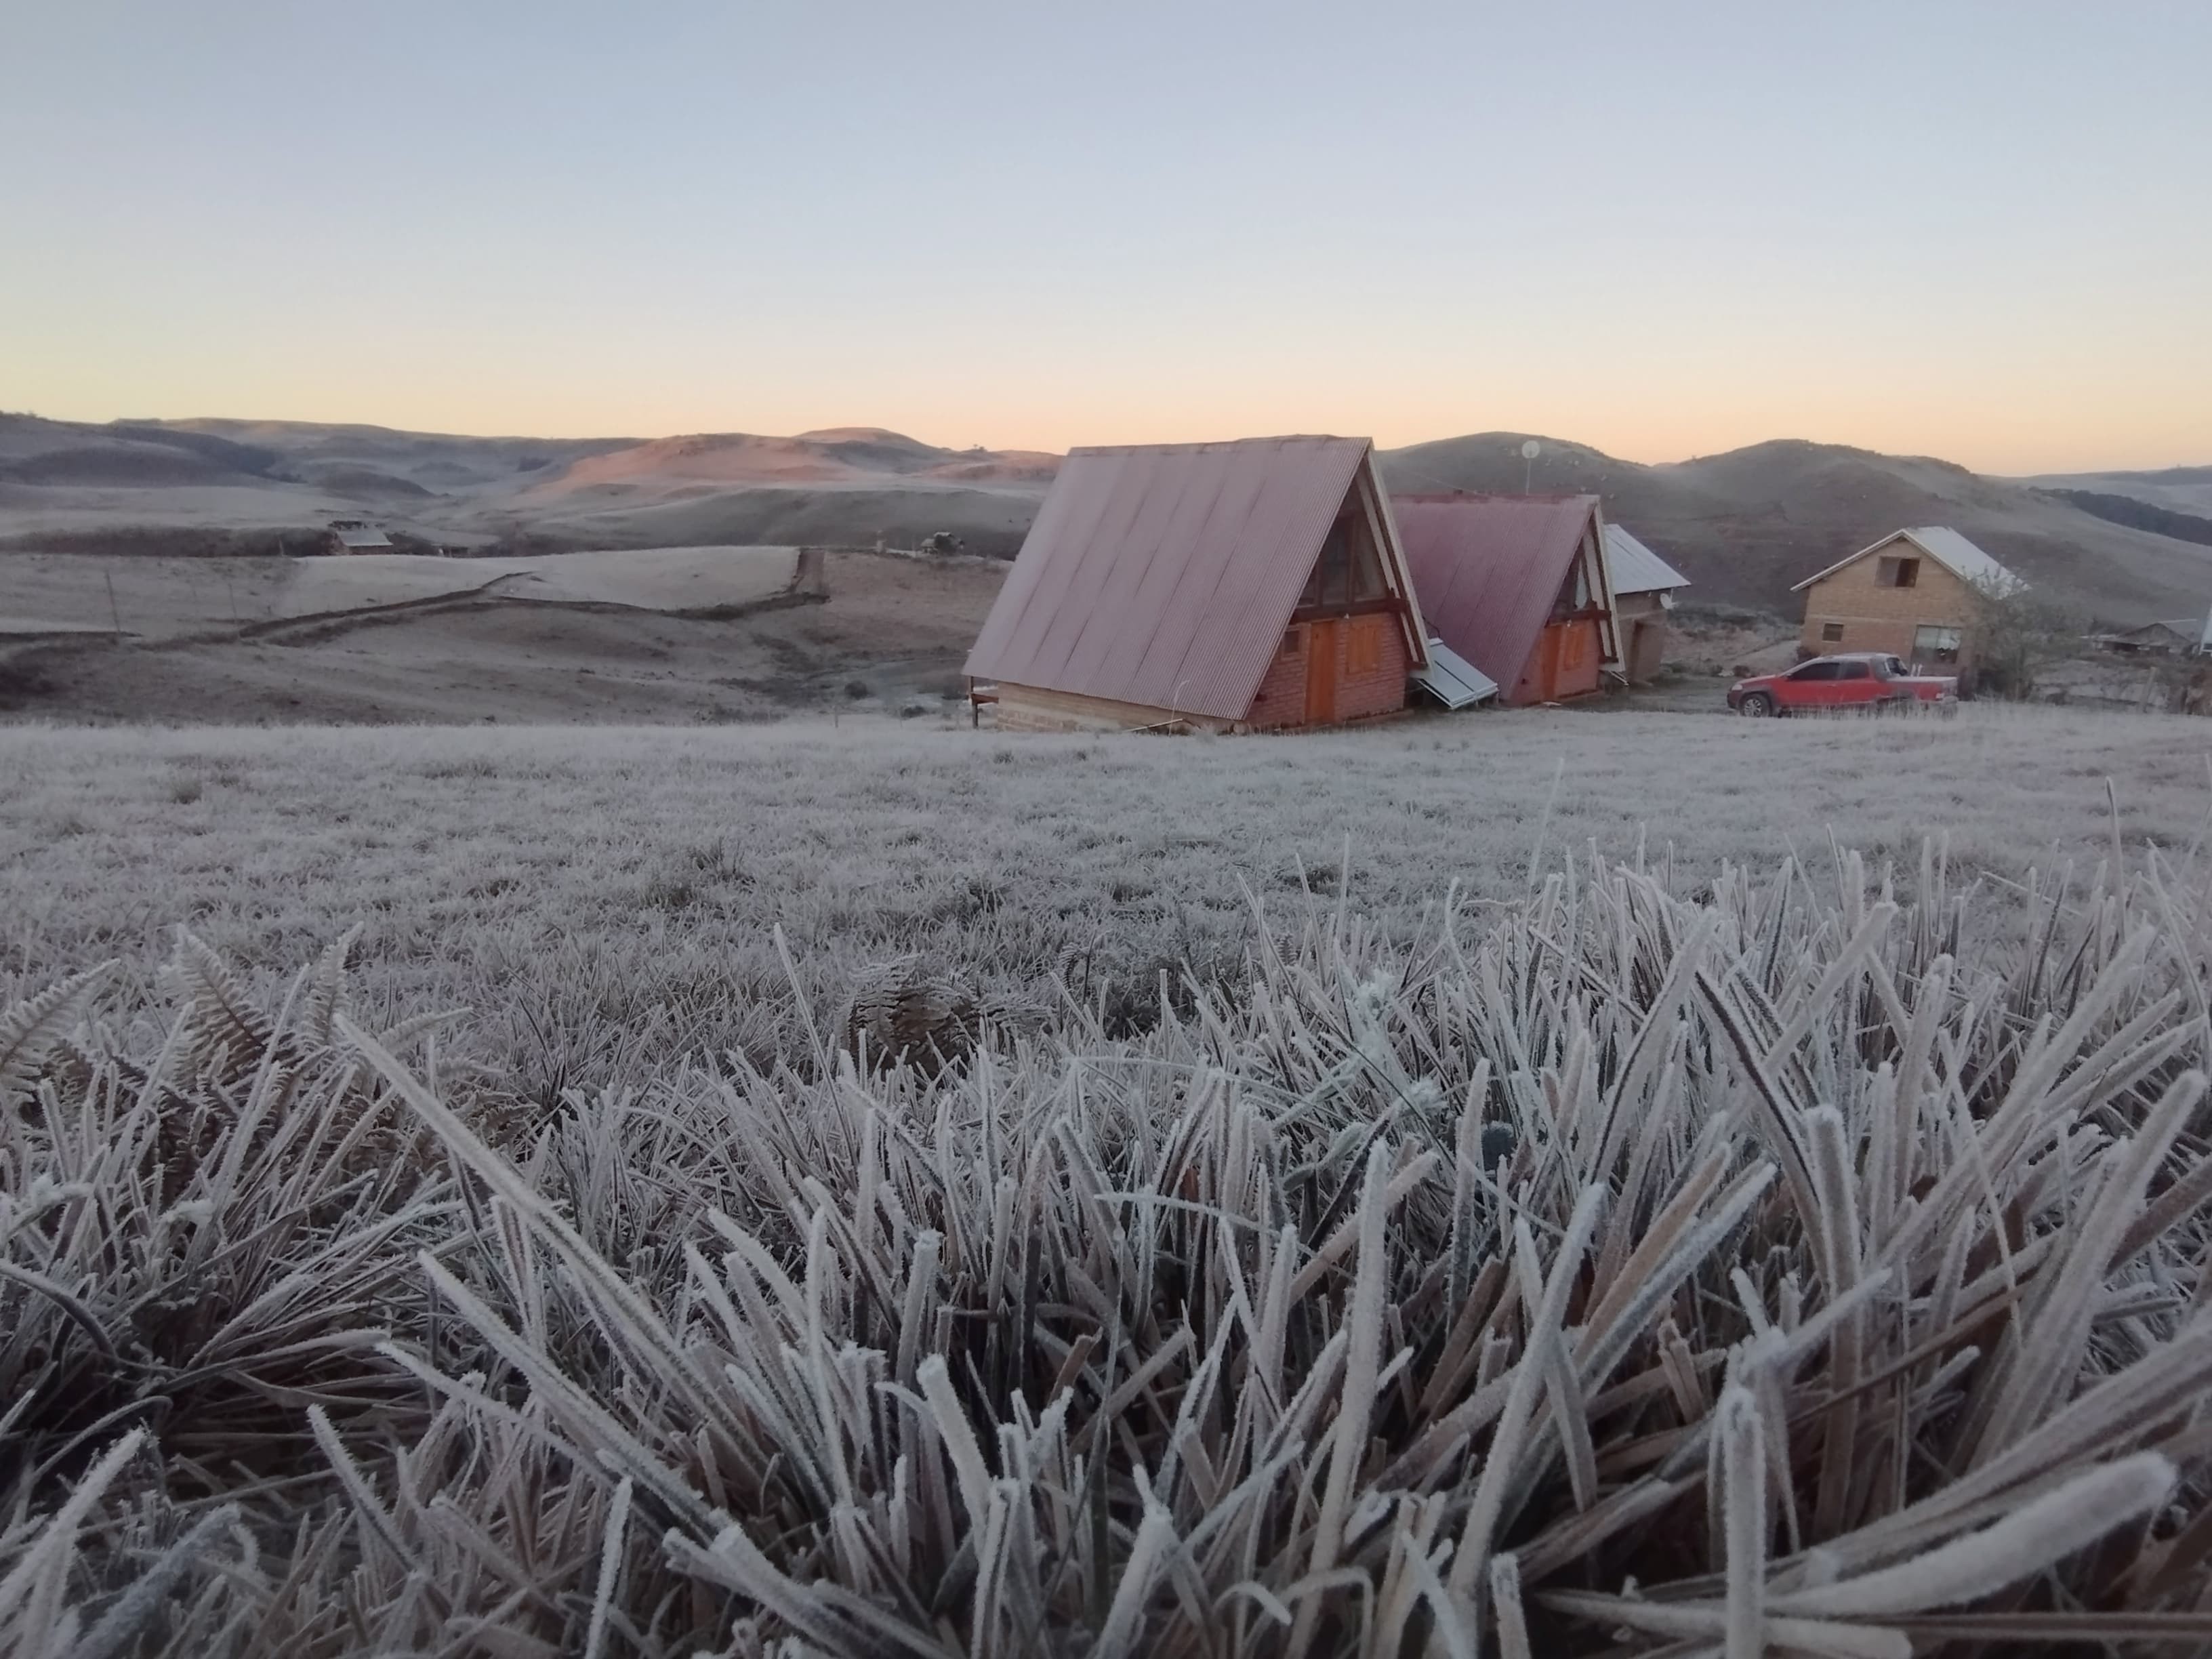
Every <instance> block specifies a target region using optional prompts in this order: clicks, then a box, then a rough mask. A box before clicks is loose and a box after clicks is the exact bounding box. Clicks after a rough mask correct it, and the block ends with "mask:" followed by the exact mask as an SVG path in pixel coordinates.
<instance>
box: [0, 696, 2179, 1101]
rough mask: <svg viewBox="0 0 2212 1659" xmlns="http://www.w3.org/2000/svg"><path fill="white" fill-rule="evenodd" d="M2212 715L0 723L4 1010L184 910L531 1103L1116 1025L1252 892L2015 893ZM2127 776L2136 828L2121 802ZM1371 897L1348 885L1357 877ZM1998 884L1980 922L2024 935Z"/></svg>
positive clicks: (2098, 847) (1209, 956)
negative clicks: (784, 955)
mask: <svg viewBox="0 0 2212 1659" xmlns="http://www.w3.org/2000/svg"><path fill="white" fill-rule="evenodd" d="M2208 746H2212V726H2206V725H2204V724H2203V723H2200V722H2194V721H2182V720H2140V719H2129V718H2124V717H2115V716H2095V715H2082V714H2064V713H2060V712H2057V711H2051V710H2007V709H1992V708H1970V709H1967V710H1965V711H1963V712H1962V713H1961V714H1960V716H1959V717H1958V718H1957V719H1955V720H1948V721H1946V720H1922V721H1911V722H1905V723H1901V724H1888V723H1883V722H1877V721H1871V720H1854V721H1849V722H1830V721H1822V722H1804V723H1799V722H1788V721H1784V722H1776V723H1762V722H1752V721H1738V720H1718V719H1697V718H1692V717H1685V716H1677V715H1662V714H1620V715H1606V716H1592V715H1589V714H1543V713H1528V714H1498V715H1477V716H1466V717H1459V718H1452V719H1447V718H1437V719H1431V720H1416V721H1410V722H1407V724H1405V725H1402V726H1395V727H1389V728H1383V729H1379V730H1376V731H1371V732H1358V733H1347V734H1343V735H1339V736H1329V737H1320V738H1278V739H1244V740H1237V739H1229V740H1211V739H1198V738H1184V739H1176V738H1145V737H1127V736H1124V737H1113V738H1014V737H1000V736H994V735H993V734H991V733H988V732H985V733H982V734H975V733H971V732H968V731H967V730H965V729H964V727H963V728H961V729H955V730H948V729H945V728H944V727H942V726H937V725H936V724H934V723H933V722H930V723H925V722H921V721H912V722H903V723H898V724H895V725H893V724H887V723H883V722H872V723H870V724H867V725H855V724H854V723H851V722H848V723H846V724H845V725H844V726H842V727H840V728H836V729H832V728H831V727H829V726H827V725H807V726H779V727H775V728H770V729H757V728H744V729H732V728H715V729H669V728H653V729H642V730H606V729H567V728H564V729H530V730H507V729H499V728H483V729H470V728H459V729H456V728H426V729H411V728H402V729H362V728H351V729H337V730H301V729H297V728H286V729H270V730H208V729H185V730H166V731H143V730H97V731H85V730H40V729H23V728H15V729H6V730H0V799H6V801H7V803H8V807H7V811H5V812H0V995H5V994H11V993H12V994H22V993H23V992H24V991H26V990H27V989H29V988H33V987H37V986H40V985H43V984H44V983H46V981H48V980H50V979H52V977H54V976H56V975H59V974H61V973H64V972H66V971H68V970H69V969H73V968H75V967H77V966H80V965H82V963H85V962H88V961H91V960H95V959H100V958H104V957H109V956H119V957H122V958H123V959H124V962H125V979H126V981H127V982H130V983H132V984H136V985H139V986H142V987H143V986H145V985H148V984H149V983H150V975H151V973H152V970H153V969H154V967H155V964H157V963H160V962H161V960H163V959H164V958H165V957H167V952H168V951H169V948H170V943H171V934H172V930H173V928H174V927H175V926H176V925H178V924H179V923H189V924H190V925H191V927H192V928H193V929H194V930H195V931H196V932H197V933H199V934H200V935H201V936H202V937H203V938H204V939H207V940H208V941H209V943H210V944H211V945H214V946H215V947H216V950H218V951H220V952H221V953H222V955H223V956H224V957H225V958H226V959H227V960H228V961H229V962H231V963H234V965H235V966H236V967H237V968H238V969H240V971H241V972H243V973H245V974H246V975H247V977H248V979H249V980H250V981H258V983H259V984H260V985H261V987H262V988H263V989H264V990H266V989H269V988H270V987H272V986H273V985H274V984H276V983H277V982H280V981H281V980H282V978H283V976H284V975H288V974H289V973H290V972H291V970H292V969H293V968H294V967H295V965H296V964H297V963H300V962H301V961H303V960H305V959H307V957H310V956H312V955H313V954H314V953H315V952H316V951H319V950H320V949H321V948H322V947H323V946H324V945H325V944H327V943H328V942H329V941H330V940H331V939H334V938H336V937H337V934H338V933H341V932H342V931H343V930H344V929H346V928H348V927H352V926H354V925H355V924H356V922H358V923H360V924H362V927H363V933H362V943H361V947H360V951H359V953H358V957H357V964H356V983H357V987H358V989H357V993H356V994H357V995H358V997H359V998H360V999H361V1000H362V1006H364V1007H365V1008H368V1009H369V1010H372V1011H374V1013H375V1014H376V1016H377V1017H378V1018H388V1019H394V1020H396V1019H398V1018H403V1017H404V1016H406V1015H408V1014H411V1013H415V1012H422V1011H424V1010H428V1009H433V1008H443V1007H454V1006H466V1007H469V1008H471V1009H473V1010H474V1011H475V1015H476V1017H475V1018H474V1019H472V1020H471V1022H470V1023H469V1024H468V1025H467V1026H466V1027H465V1030H464V1032H463V1033H462V1035H461V1036H459V1038H457V1040H456V1041H457V1044H458V1046H457V1048H456V1050H455V1057H456V1058H468V1059H474V1060H485V1061H489V1062H492V1063H496V1064H497V1065H499V1066H501V1067H502V1068H503V1069H504V1070H505V1071H506V1072H507V1073H508V1074H509V1075H510V1076H511V1077H512V1079H513V1083H514V1086H515V1088H516V1089H517V1091H519V1092H520V1093H522V1094H524V1095H526V1096H529V1097H539V1098H544V1099H548V1100H550V1099H554V1098H557V1097H558V1094H559V1091H560V1090H561V1089H562V1087H563V1086H566V1085H570V1084H574V1083H579V1082H581V1083H586V1084H592V1085H596V1084H598V1083H600V1082H604V1081H606V1080H609V1079H613V1078H615V1077H617V1076H623V1075H631V1074H634V1073H635V1071H636V1069H637V1067H638V1066H639V1065H640V1064H642V1063H648V1062H657V1061H659V1060H672V1059H674V1058H677V1057H678V1056H679V1055H680V1054H683V1053H684V1052H686V1051H687V1050H690V1049H695V1048H708V1049H710V1050H714V1051H720V1050H723V1049H727V1048H743V1049H744V1050H746V1051H747V1052H748V1053H750V1054H751V1055H752V1056H753V1057H754V1058H755V1059H756V1060H759V1061H761V1062H763V1063H765V1062H767V1061H769V1060H771V1059H772V1058H773V1057H774V1056H775V1054H776V1053H778V1052H779V1051H781V1050H782V1049H784V1048H787V1046H788V1044H789V1043H790V1042H791V1041H792V1040H793V1038H794V1036H795V1035H796V1034H795V1033H794V1032H793V1030H791V1029H789V1027H788V1024H787V1021H786V1020H785V1019H784V1018H783V1017H782V1013H781V1011H782V1010H783V1007H784V1000H785V992H786V990H787V973H786V970H785V968H784V965H783V963H781V961H780V960H779V959H778V957H777V956H776V954H775V951H774V949H773V947H772V942H771V930H772V929H773V928H774V927H777V926H781V927H782V928H783V930H784V933H785V936H786V938H787V939H788V941H789V944H790V946H791V950H792V952H793V959H794V961H795V963H796V965H797V968H798V971H799V975H800V976H801V978H802V980H803V981H804V982H805V984H806V986H807V987H808V989H809V992H810V994H811V995H813V996H814V997H815V998H817V1000H819V1001H821V1002H822V1003H823V1005H824V1006H834V1005H835V1004H836V1002H837V1000H839V999H840V997H841V996H842V993H843V990H844V987H845V985H846V982H847V981H848V978H849V976H850V975H851V973H852V971H853V970H854V968H855V967H857V966H858V965H859V964H860V963H865V962H867V961H870V960H873V959H878V958H881V957H888V956H892V955H896V954H899V953H902V952H919V953H921V955H922V956H923V957H926V958H927V960H928V961H929V962H930V963H933V964H934V965H935V966H936V967H938V968H939V969H942V970H944V971H946V972H949V973H951V974H954V975H958V976H962V977H963V978H966V979H969V980H972V981H975V983H976V984H977V985H978V987H980V988H981V989H983V990H986V991H999V992H1007V993H1030V992H1034V991H1035V990H1036V988H1037V987H1039V986H1041V985H1042V984H1043V983H1044V981H1046V980H1047V979H1048V977H1049V976H1050V975H1053V974H1054V973H1055V972H1056V973H1057V974H1058V975H1060V978H1061V979H1062V980H1064V981H1066V982H1068V983H1069V984H1070V985H1071V986H1072V987H1073V988H1074V989H1075V991H1076V992H1077V994H1079V996H1080V997H1081V998H1082V999H1083V1000H1085V1001H1086V1002H1093V1001H1095V1000H1097V999H1098V998H1100V997H1103V998H1104V999H1105V1002H1106V1006H1107V1007H1108V1011H1109V1016H1111V1017H1112V1018H1111V1019H1110V1020H1109V1024H1110V1025H1111V1026H1112V1029H1114V1030H1125V1029H1128V1027H1129V1025H1130V1024H1131V1023H1132V1022H1134V1021H1141V1020H1142V1019H1144V1018H1149V1014H1150V1011H1151V1010H1152V1007H1154V1006H1156V1005H1157V1002H1158V992H1157V986H1158V975H1159V972H1160V970H1161V969H1169V970H1170V971H1173V970H1176V969H1179V968H1180V967H1181V966H1182V965H1183V964H1186V963H1188V964H1189V965H1191V966H1193V967H1194V968H1195V969H1197V970H1198V971H1199V973H1200V976H1201V977H1212V976H1214V975H1218V974H1219V973H1222V972H1226V971H1234V970H1235V969H1236V968H1237V964H1238V963H1240V962H1241V960H1242V957H1243V952H1244V951H1245V949H1246V947H1247V945H1249V942H1250V941H1251V939H1252V937H1253V935H1254V932H1255V920H1254V918H1255V905H1256V906H1257V907H1258V909H1259V910H1260V911H1261V913H1263V914H1265V915H1267V916H1268V917H1269V918H1271V919H1272V920H1273V922H1274V923H1275V924H1278V925H1292V924H1295V923H1296V922H1297V921H1298V920H1299V919H1300V918H1301V917H1302V916H1303V915H1304V913H1305V911H1306V909H1307V908H1308V898H1307V894H1308V892H1309V890H1310V891H1311V893H1313V894H1314V895H1316V896H1317V898H1318V900H1319V902H1322V903H1323V904H1325V905H1333V904H1334V903H1336V902H1339V901H1342V902H1346V903H1348V904H1349V905H1350V906H1351V907H1352V908H1354V909H1356V910H1357V911H1358V913H1359V914H1360V915H1363V916H1364V917H1366V918H1368V919H1369V921H1370V923H1372V924H1373V925H1375V926H1376V927H1380V928H1381V929H1382V930H1383V932H1384V933H1386V935H1388V936H1389V937H1391V938H1394V939H1408V938H1411V937H1413V935H1414V934H1415V933H1417V932H1418V931H1419V928H1420V927H1421V925H1422V918H1423V916H1424V915H1425V914H1430V915H1432V914H1433V912H1434V910H1435V908H1436V907H1437V905H1438V904H1439V903H1440V902H1441V901H1442V900H1443V897H1444V896H1445V895H1446V893H1447V892H1448V891H1449V890H1453V889H1454V888H1456V891H1457V896H1458V898H1459V901H1460V902H1462V904H1464V905H1466V906H1468V907H1469V908H1470V910H1471V911H1473V912H1474V913H1478V914H1479V913H1480V911H1481V910H1483V909H1484V908H1486V907H1492V906H1495V905H1498V904H1501V903H1504V902H1512V901H1515V900H1517V899H1519V898H1521V897H1522V896H1525V895H1526V894H1527V893H1528V890H1529V889H1530V884H1531V874H1532V870H1534V871H1537V872H1541V871H1542V870H1546V869H1556V868H1558V867H1559V865H1560V863H1561V861H1562V860H1565V858H1567V857H1569V856H1571V855H1574V854H1578V853H1583V852H1586V851H1587V850H1588V849H1589V848H1590V847H1592V846H1595V848H1597V850H1598V851H1599V853H1600V854H1601V855H1602V856H1604V857H1606V858H1609V859H1630V858H1632V857H1633V856H1634V854H1636V851H1637V849H1638V845H1639V842H1640V843H1641V844H1642V845H1643V846H1644V849H1645V854H1646V858H1647V861H1648V863H1649V864H1650V866H1651V867H1653V868H1654V869H1655V870H1657V871H1658V872H1660V873H1661V875H1662V878H1663V879H1664V880H1666V882H1667V883H1668V885H1669V886H1670V888H1671V890H1673V891H1674V892H1675V893H1676V894H1678V895H1681V896H1689V895H1692V894H1694V893H1695V892H1696V891H1698V890H1699V888H1700V887H1701V886H1702V885H1703V884H1707V883H1710V882H1711V880H1712V879H1713V878H1715V877H1716V876H1717V875H1718V873H1719V872H1720V870H1721V867H1722V866H1723V863H1724V862H1732V863H1735V864H1737V865H1740V866H1749V867H1754V868H1760V869H1771V868H1772V867H1773V866H1775V865H1776V864H1777V863H1778V861H1779V860H1781V859H1783V858H1784V857H1785V856H1789V855H1790V854H1796V855H1797V856H1798V857H1799V858H1800V860H1801V861H1802V862H1803V863H1805V864H1807V865H1808V866H1811V865H1817V864H1820V863H1822V862H1825V861H1826V859H1827V856H1828V853H1827V848H1828V844H1829V837H1830V836H1831V835H1833V836H1835V837H1836V838H1837V839H1838V841H1839V842H1841V843H1842V844H1844V845H1845V846H1848V847H1850V848H1855V849H1857V850H1858V851H1860V852H1861V853H1863V854H1865V855H1866V856H1868V857H1869V858H1874V859H1880V858H1882V857H1886V856H1887V857H1894V858H1895V859H1897V860H1899V863H1900V865H1901V866H1904V870H1905V880H1906V881H1907V882H1908V883H1910V882H1911V880H1913V879H1916V878H1917V877H1916V875H1915V872H1916V871H1917V861H1918V858H1919V852H1920V848H1921V846H1922V843H1923V841H1925V840H1927V839H1928V838H1929V837H1930V836H1936V837H1938V838H1940V839H1941V840H1942V843H1943V845H1944V847H1945V848H1947V849H1948V859H1949V860H1950V863H1951V866H1952V869H1953V871H1954V873H1956V874H1960V875H1961V876H1964V875H1968V874H1973V873H1981V872H1987V873H1989V874H1990V875H1991V876H1993V877H1995V878H1999V880H2000V882H2001V883H2014V884H2017V883H2021V882H2024V881H2025V880H2026V879H2027V875H2028V872H2030V871H2031V870H2036V871H2040V872H2043V874H2044V876H2045V878H2049V877H2050V876H2051V874H2052V872H2055V871H2056V870H2057V869H2058V868H2060V867H2061V866H2063V865H2065V864H2066V863H2068V862H2069V861H2072V862H2073V863H2074V864H2075V866H2077V868H2078V870H2079V872H2080V873H2081V876H2083V877H2084V878H2086V876H2087V873H2088V872H2089V871H2090V870H2091V869H2092V868H2093V866H2094V865H2095V864H2096V863H2097V862H2098V861H2099V860H2100V859H2102V858H2106V857H2108V856H2109V854H2110V852H2111V848H2112V836H2113V834H2114V831H2115V829H2116V828H2117V829H2118V834H2119V836H2121V838H2122V840H2123V841H2124V843H2125V845H2126V847H2127V848H2129V849H2130V851H2139V850H2140V849H2141V848H2142V847H2143V846H2145V845H2146V844H2156V845H2160V846H2165V847H2169V848H2172V847H2180V846H2184V845H2186V844H2187V843H2188V842H2190V841H2191V839H2192V838H2193V837H2194V836H2196V835H2197V832H2198V829H2199V828H2200V826H2201V824H2202V823H2203V816H2204V813H2205V811H2206V809H2207V807H2208V806H2212V787H2208V775H2209V774H2208V767H2207V763H2206V755H2205V750H2206V749H2207V748H2208ZM2107 780H2110V781H2111V784H2112V789H2113V791H2114V792H2115V795H2116V799H2117V801H2118V817H2117V821H2116V820H2115V818H2114V816H2113V814H2112V809H2111V805H2110V801H2109V799H2108V795H2107V789H2106V784H2107ZM1346 872H1348V879H1347V878H1346ZM2012 891H2013V890H2012V889H2011V888H2009V887H2007V886H2005V885H2002V884H1996V885H1993V886H1991V887H1990V889H1989V890H1987V891H1985V892H1984V893H1983V894H1982V895H1981V896H1979V898H1978V903H1977V907H1976V915H1977V918H1978V921H1986V922H1988V923H1989V924H1990V925H2003V926H2010V925H2013V924H2015V923H2016V921H2017V918H2018V910H2017V905H2016V903H2015V902H2014V900H2013V898H2012V897H2011V894H2012Z"/></svg>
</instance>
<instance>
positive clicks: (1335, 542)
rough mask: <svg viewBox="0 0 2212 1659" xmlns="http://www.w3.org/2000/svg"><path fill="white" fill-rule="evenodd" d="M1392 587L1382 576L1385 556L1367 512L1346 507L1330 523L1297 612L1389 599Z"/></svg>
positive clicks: (1324, 611)
mask: <svg viewBox="0 0 2212 1659" xmlns="http://www.w3.org/2000/svg"><path fill="white" fill-rule="evenodd" d="M1389 592H1390V590H1389V586H1388V585H1387V584H1385V583H1384V581H1383V560H1382V557H1381V556H1380V555H1379V554H1377V553H1376V550H1375V538H1374V537H1373V536H1372V535H1370V533H1369V532H1368V529H1367V517H1366V514H1365V513H1361V512H1358V511H1357V510H1356V509H1353V508H1347V510H1346V512H1344V513H1341V514H1340V515H1339V517H1338V519H1337V520H1336V522H1335V523H1334V525H1331V526H1329V532H1328V540H1327V541H1325V542H1323V543H1322V549H1321V557H1320V558H1318V559H1316V561H1314V568H1313V574H1312V575H1310V576H1309V577H1307V578H1306V591H1305V592H1304V594H1302V595H1301V596H1300V597H1299V599H1298V613H1299V614H1300V615H1301V616H1304V615H1306V614H1309V613H1318V614H1322V615H1327V614H1328V613H1330V612H1333V611H1335V612H1340V611H1349V610H1351V609H1352V607H1353V606H1355V605H1366V604H1369V603H1371V602H1372V601H1374V600H1376V599H1387V598H1388V597H1389Z"/></svg>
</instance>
